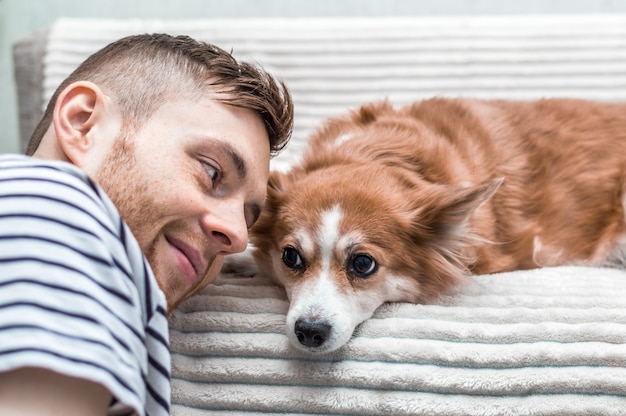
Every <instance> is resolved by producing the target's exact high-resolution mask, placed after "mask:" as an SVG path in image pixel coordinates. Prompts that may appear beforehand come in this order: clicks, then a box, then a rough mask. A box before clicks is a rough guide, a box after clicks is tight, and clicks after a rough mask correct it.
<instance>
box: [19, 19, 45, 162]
mask: <svg viewBox="0 0 626 416" xmlns="http://www.w3.org/2000/svg"><path fill="white" fill-rule="evenodd" d="M49 32H50V30H49V29H41V30H37V31H34V32H31V33H29V34H27V35H26V36H24V37H22V38H20V39H19V40H18V41H17V42H16V43H15V45H14V46H13V61H14V62H15V81H16V83H17V94H18V97H19V98H18V106H19V107H18V112H19V125H20V145H21V149H22V150H25V149H26V144H27V143H28V139H29V138H30V135H31V133H32V132H33V130H34V129H35V127H36V126H37V123H38V122H39V120H40V119H41V116H42V115H43V106H44V102H43V98H42V92H43V90H42V83H43V56H44V53H45V47H46V41H47V39H48V33H49Z"/></svg>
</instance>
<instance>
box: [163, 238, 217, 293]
mask: <svg viewBox="0 0 626 416" xmlns="http://www.w3.org/2000/svg"><path fill="white" fill-rule="evenodd" d="M165 239H166V240H167V242H168V243H169V244H170V245H171V246H173V247H174V248H175V249H176V250H178V251H179V252H180V253H181V254H182V255H183V256H184V258H185V259H186V261H187V262H188V263H189V265H191V268H192V269H193V270H189V268H188V267H184V265H183V267H182V269H183V274H184V275H185V277H186V278H187V281H188V282H189V284H193V283H194V282H195V281H196V280H198V279H199V278H200V277H201V276H203V275H204V273H205V271H206V268H207V264H206V261H205V260H204V258H203V257H202V256H201V255H200V252H198V250H196V249H195V248H194V247H193V246H191V245H189V244H187V243H185V242H184V241H182V240H179V239H177V238H175V237H171V236H166V237H165Z"/></svg>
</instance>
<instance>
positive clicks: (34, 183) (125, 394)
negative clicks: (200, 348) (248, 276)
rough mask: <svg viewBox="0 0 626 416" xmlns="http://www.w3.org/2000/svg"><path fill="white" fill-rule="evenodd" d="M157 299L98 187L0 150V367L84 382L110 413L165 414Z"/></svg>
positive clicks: (55, 166) (57, 167)
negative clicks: (104, 393) (96, 387)
mask: <svg viewBox="0 0 626 416" xmlns="http://www.w3.org/2000/svg"><path fill="white" fill-rule="evenodd" d="M165 305H166V303H165V297H164V295H163V293H162V292H161V291H160V289H159V288H158V286H157V283H156V280H155V278H154V275H153V274H152V271H151V269H150V267H149V265H148V263H147V261H146V259H145V257H144V255H143V254H142V252H141V250H140V248H139V244H138V243H137V240H135V238H134V236H133V235H132V234H131V233H130V231H129V229H128V227H127V226H126V224H125V223H124V222H123V221H122V219H121V218H120V216H119V213H118V212H117V210H116V208H115V207H114V205H113V203H112V202H111V200H110V199H109V198H108V197H107V196H106V195H105V193H104V192H103V191H102V189H101V188H100V187H98V186H97V185H96V184H94V183H93V182H92V181H91V180H90V179H89V178H88V177H87V176H86V175H85V174H84V173H83V172H82V171H80V170H79V169H78V168H76V167H74V166H72V165H70V164H67V163H63V162H48V161H42V160H38V159H34V158H29V157H25V156H18V155H4V156H0V371H8V370H12V369H16V368H19V367H23V366H30V367H39V368H46V369H50V370H53V371H55V372H59V373H62V374H65V375H68V376H72V377H79V378H84V379H88V380H92V381H94V382H97V383H100V384H102V385H104V386H105V387H107V388H108V390H109V391H110V392H111V394H112V396H113V401H112V403H111V406H110V409H109V414H110V415H130V414H135V412H136V414H139V415H150V416H157V415H167V414H169V404H170V353H169V345H168V328H167V318H166V306H165Z"/></svg>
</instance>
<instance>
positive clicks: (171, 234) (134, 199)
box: [95, 99, 270, 310]
mask: <svg viewBox="0 0 626 416" xmlns="http://www.w3.org/2000/svg"><path fill="white" fill-rule="evenodd" d="M123 133H124V132H122V137H120V140H117V141H116V143H115V144H114V149H112V151H111V152H110V153H109V154H108V156H107V157H106V159H105V161H104V162H103V163H102V165H101V167H100V169H98V172H97V173H96V175H95V179H96V180H97V181H98V182H99V183H100V185H101V186H102V187H103V188H104V189H105V191H106V192H107V194H108V195H109V196H110V197H111V199H112V200H113V202H114V203H115V204H116V206H117V208H118V209H119V211H120V213H121V215H122V217H123V218H124V220H125V221H126V223H127V224H128V225H129V227H130V228H131V230H132V231H133V234H134V235H135V237H136V238H137V240H138V241H139V244H140V246H141V248H142V250H143V251H144V253H145V255H146V257H147V259H148V261H149V262H150V265H151V266H152V269H153V271H154V273H155V275H156V278H157V281H158V283H159V286H160V287H161V289H162V290H163V291H164V293H165V295H166V297H167V301H168V306H169V308H170V310H171V309H172V308H174V307H175V306H177V305H178V304H179V303H180V302H181V301H182V300H184V299H186V298H187V297H188V296H189V295H191V294H192V293H194V292H195V291H197V290H198V289H200V288H202V287H204V286H205V285H206V284H208V283H209V282H211V281H212V280H213V279H214V278H215V276H216V275H217V273H218V272H219V269H220V267H221V264H222V261H223V256H224V255H227V254H231V253H235V252H240V251H243V250H244V249H245V248H246V245H247V241H248V228H249V227H250V226H251V225H252V224H253V223H254V222H255V221H256V218H257V217H258V214H259V210H260V208H261V205H262V204H263V201H264V199H265V194H266V187H267V179H268V175H269V159H270V148H269V139H268V136H267V132H266V130H265V127H264V125H263V122H262V120H261V118H260V117H259V116H258V114H256V113H254V112H253V111H251V110H246V109H242V108H237V107H233V106H228V105H225V104H222V103H220V102H218V101H214V100H210V99H206V100H204V101H200V102H197V101H173V102H168V103H166V104H164V105H163V106H162V107H161V108H160V109H159V110H158V111H157V112H156V113H155V114H154V115H153V116H152V117H151V118H150V119H149V120H148V121H147V122H146V123H145V124H144V126H143V127H142V128H141V130H140V131H139V132H138V133H137V134H135V135H132V136H131V137H128V138H127V140H123ZM124 142H125V143H126V146H123V145H122V143H124Z"/></svg>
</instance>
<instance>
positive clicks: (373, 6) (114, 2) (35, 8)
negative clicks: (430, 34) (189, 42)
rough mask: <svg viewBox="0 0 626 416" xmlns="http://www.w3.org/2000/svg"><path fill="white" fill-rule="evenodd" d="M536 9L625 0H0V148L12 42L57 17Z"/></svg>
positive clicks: (13, 107) (5, 138)
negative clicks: (92, 0) (93, 0)
mask: <svg viewBox="0 0 626 416" xmlns="http://www.w3.org/2000/svg"><path fill="white" fill-rule="evenodd" d="M536 13H563V14H572V13H576V14H579V13H626V0H102V1H96V2H89V1H85V0H0V94H1V97H0V153H7V152H17V151H19V145H18V136H19V135H18V122H17V103H16V100H17V98H16V93H15V83H14V81H13V62H12V57H11V48H12V44H13V43H14V42H15V40H17V39H18V38H20V37H21V36H23V35H25V34H26V33H28V32H30V31H32V30H35V29H38V28H44V27H47V26H49V25H50V24H51V23H52V22H53V21H54V20H55V19H56V18H59V17H100V18H142V17H143V18H179V19H180V18H217V17H278V16H288V17H289V16H293V17H295V16H298V17H302V16H310V17H318V16H396V15H397V16H411V15H415V16H417V15H422V16H424V15H464V14H465V15H480V14H483V15H494V14H495V15H497V14H536Z"/></svg>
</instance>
